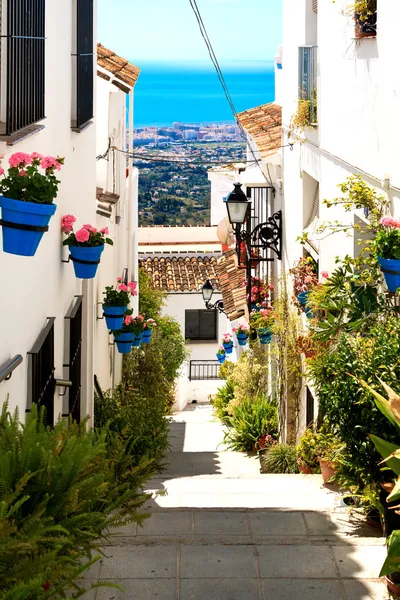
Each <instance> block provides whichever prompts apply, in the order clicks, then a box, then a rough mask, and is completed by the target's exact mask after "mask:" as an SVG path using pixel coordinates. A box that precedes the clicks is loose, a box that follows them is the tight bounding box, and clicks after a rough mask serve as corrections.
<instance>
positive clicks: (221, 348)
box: [216, 346, 226, 365]
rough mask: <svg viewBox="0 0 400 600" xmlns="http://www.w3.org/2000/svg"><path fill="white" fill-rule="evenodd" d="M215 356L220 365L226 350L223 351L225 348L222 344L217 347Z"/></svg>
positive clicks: (223, 360) (224, 357)
mask: <svg viewBox="0 0 400 600" xmlns="http://www.w3.org/2000/svg"><path fill="white" fill-rule="evenodd" d="M216 357H217V359H218V361H219V364H220V365H222V363H223V362H225V359H226V352H225V348H224V347H223V346H220V347H219V348H218V350H217V354H216Z"/></svg>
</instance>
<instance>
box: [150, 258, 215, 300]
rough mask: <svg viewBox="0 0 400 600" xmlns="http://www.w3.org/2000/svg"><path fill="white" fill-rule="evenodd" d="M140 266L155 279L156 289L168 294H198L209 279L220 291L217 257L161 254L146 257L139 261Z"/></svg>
mask: <svg viewBox="0 0 400 600" xmlns="http://www.w3.org/2000/svg"><path fill="white" fill-rule="evenodd" d="M218 256H219V254H218ZM139 264H140V266H141V268H142V269H144V270H145V271H146V273H147V274H148V275H150V277H151V278H152V279H153V283H154V287H155V288H156V289H161V290H164V291H166V292H168V291H170V292H198V291H199V289H200V287H201V286H202V285H203V284H204V282H205V281H206V280H207V279H210V280H211V283H212V284H213V286H214V287H215V289H217V290H218V289H219V284H218V278H217V273H216V266H217V256H212V255H202V256H193V255H189V256H182V255H179V256H176V255H173V254H171V255H163V254H160V255H159V256H152V257H150V256H147V257H144V258H142V259H140V260H139Z"/></svg>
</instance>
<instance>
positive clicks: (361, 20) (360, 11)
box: [343, 0, 377, 37]
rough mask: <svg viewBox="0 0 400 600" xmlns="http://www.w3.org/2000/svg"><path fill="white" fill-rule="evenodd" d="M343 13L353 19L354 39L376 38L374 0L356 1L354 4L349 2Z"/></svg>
mask: <svg viewBox="0 0 400 600" xmlns="http://www.w3.org/2000/svg"><path fill="white" fill-rule="evenodd" d="M343 12H344V14H348V15H350V16H352V17H353V18H354V21H355V24H356V37H375V36H376V22H377V10H376V0H357V1H356V2H351V3H350V4H348V5H347V7H346V8H345V10H344V11H343Z"/></svg>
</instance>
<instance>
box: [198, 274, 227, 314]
mask: <svg viewBox="0 0 400 600" xmlns="http://www.w3.org/2000/svg"><path fill="white" fill-rule="evenodd" d="M201 293H202V296H203V300H204V304H205V305H206V309H207V310H218V311H219V312H220V313H223V314H224V315H226V316H228V315H227V314H226V312H225V311H224V303H223V301H222V300H217V301H216V302H215V303H214V304H211V298H212V295H213V293H214V287H213V285H212V283H211V281H210V280H209V279H207V281H206V282H205V284H204V285H203V286H202V288H201Z"/></svg>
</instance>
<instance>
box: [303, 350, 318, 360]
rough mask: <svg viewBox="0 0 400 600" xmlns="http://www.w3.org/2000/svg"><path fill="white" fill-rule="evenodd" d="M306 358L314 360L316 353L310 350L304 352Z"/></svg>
mask: <svg viewBox="0 0 400 600" xmlns="http://www.w3.org/2000/svg"><path fill="white" fill-rule="evenodd" d="M304 356H305V357H306V358H314V356H315V352H313V351H312V350H309V351H308V352H304Z"/></svg>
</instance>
